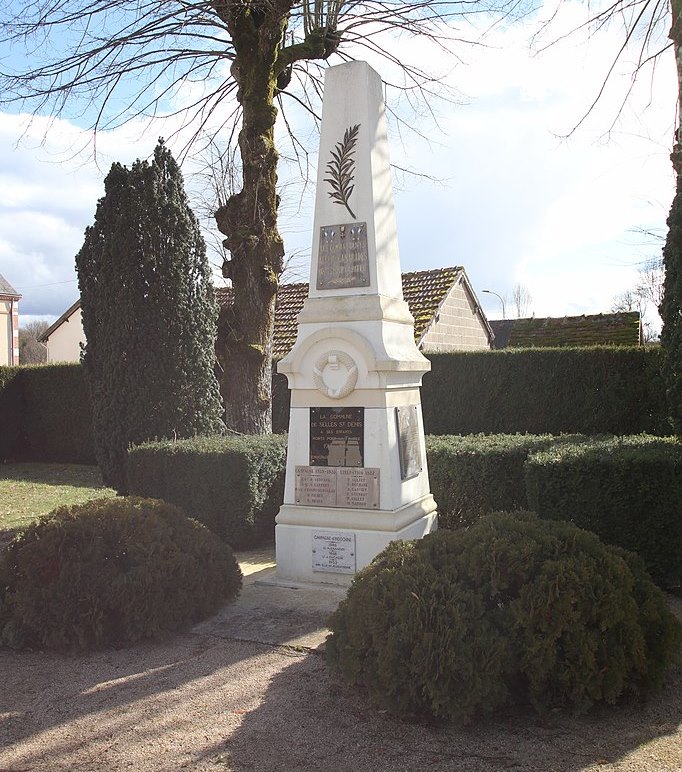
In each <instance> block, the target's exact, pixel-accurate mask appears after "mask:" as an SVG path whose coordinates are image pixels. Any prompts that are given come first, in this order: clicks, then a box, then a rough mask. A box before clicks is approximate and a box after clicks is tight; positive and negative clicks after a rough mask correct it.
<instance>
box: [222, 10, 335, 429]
mask: <svg viewBox="0 0 682 772" xmlns="http://www.w3.org/2000/svg"><path fill="white" fill-rule="evenodd" d="M294 2H295V0H250V2H249V0H215V1H214V8H215V10H216V12H217V13H218V15H219V16H220V18H221V19H222V20H223V21H224V22H225V23H226V24H227V27H228V30H229V32H230V35H231V38H232V44H233V46H234V50H235V59H234V62H233V65H232V76H233V77H234V79H235V81H236V82H237V86H238V92H237V99H238V101H239V102H240V104H241V106H242V110H243V115H242V129H241V131H240V133H239V149H240V152H241V160H242V190H241V192H240V193H237V194H236V195H234V196H231V197H230V199H229V200H228V201H227V203H226V204H225V206H222V207H220V209H218V211H217V212H216V221H217V223H218V227H219V228H220V231H221V232H222V233H224V234H225V237H226V238H225V241H224V244H225V246H226V247H227V249H228V250H229V251H230V254H231V259H230V260H226V261H225V263H224V264H223V275H224V276H225V277H226V278H229V279H231V281H232V293H233V298H234V299H233V303H232V306H231V307H229V308H223V309H222V310H221V315H220V320H219V323H218V340H217V344H216V354H217V356H218V361H219V362H220V364H221V366H222V368H223V375H222V378H221V392H222V396H223V400H224V402H225V409H226V415H225V420H226V423H227V426H228V428H230V429H232V430H234V431H237V432H241V433H244V434H265V433H268V432H270V431H272V373H271V367H272V364H271V363H272V334H273V330H274V323H275V296H276V292H277V285H278V281H279V276H280V274H281V273H282V269H283V267H284V262H283V259H284V244H283V241H282V237H281V236H280V233H279V230H278V229H277V207H278V204H279V200H278V196H277V160H278V158H279V154H278V153H277V150H276V148H275V141H274V127H275V120H276V118H277V108H276V107H275V104H274V100H275V95H276V93H277V87H278V79H280V81H281V82H280V84H279V85H280V87H281V88H285V87H286V85H285V84H286V82H288V80H287V74H288V75H289V76H290V72H291V67H292V65H293V64H294V62H297V61H301V60H308V59H327V58H328V57H329V56H330V55H331V54H332V53H333V52H334V51H335V50H336V49H337V47H338V45H339V42H340V39H339V36H338V34H337V32H336V26H335V21H334V20H335V18H336V17H335V15H332V16H330V15H329V14H327V17H326V21H325V26H323V27H316V28H314V29H311V30H309V31H308V33H307V35H306V37H305V39H304V40H303V41H302V42H299V43H295V44H294V43H292V44H291V45H289V46H286V45H285V33H286V30H287V24H288V21H289V13H290V11H291V6H292V4H293V3H294ZM335 13H338V6H337V10H336V12H335ZM283 76H284V77H283Z"/></svg>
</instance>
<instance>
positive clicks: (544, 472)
mask: <svg viewBox="0 0 682 772" xmlns="http://www.w3.org/2000/svg"><path fill="white" fill-rule="evenodd" d="M526 486H527V497H528V506H529V507H530V508H531V509H533V510H534V511H536V512H537V513H538V514H539V515H540V517H545V518H556V519H559V520H572V521H573V522H574V523H576V525H578V526H580V527H581V528H586V529H588V530H590V531H594V532H595V533H596V534H598V535H599V537H600V538H601V539H603V540H604V541H606V542H608V543H609V544H616V545H619V546H621V547H624V548H625V549H628V550H631V551H633V552H636V553H637V554H638V555H639V556H640V557H641V558H642V559H643V560H644V563H645V565H646V567H647V570H648V571H649V573H650V574H651V576H652V577H653V578H654V580H655V581H656V582H657V583H658V584H660V585H661V586H663V587H670V588H671V587H679V586H680V584H682V549H681V545H682V444H681V443H680V442H676V441H675V440H674V439H673V438H663V437H650V436H646V435H642V436H638V437H613V438H610V439H590V440H583V441H581V442H578V443H576V442H571V441H566V442H564V443H562V444H555V445H552V446H551V447H549V448H547V449H546V450H543V451H539V452H537V453H535V454H533V455H532V456H530V457H529V459H528V462H527V465H526Z"/></svg>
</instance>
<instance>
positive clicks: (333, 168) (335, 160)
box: [324, 123, 360, 220]
mask: <svg viewBox="0 0 682 772" xmlns="http://www.w3.org/2000/svg"><path fill="white" fill-rule="evenodd" d="M359 130H360V124H359V123H356V124H355V126H350V127H349V128H347V129H346V131H345V132H344V134H343V141H342V142H337V143H336V146H335V147H334V149H333V150H332V153H331V154H332V160H331V161H329V163H328V164H327V170H326V171H327V174H328V175H329V177H325V178H324V181H325V182H328V183H329V184H330V185H331V188H332V192H331V193H328V194H327V195H328V196H329V198H331V199H332V201H333V202H334V203H335V204H339V205H341V206H345V207H346V209H347V210H348V212H349V213H350V216H351V217H352V218H353V219H354V220H355V219H357V218H356V217H355V212H354V211H353V210H352V209H351V208H350V205H349V203H348V201H349V200H350V195H351V193H352V192H353V189H354V188H355V185H353V184H352V183H353V179H354V172H355V159H354V158H353V154H354V153H355V145H356V144H357V141H358V132H359Z"/></svg>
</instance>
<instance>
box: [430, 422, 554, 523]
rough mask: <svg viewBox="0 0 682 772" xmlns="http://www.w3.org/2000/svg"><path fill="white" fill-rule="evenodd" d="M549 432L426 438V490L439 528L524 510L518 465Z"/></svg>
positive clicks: (523, 483)
mask: <svg viewBox="0 0 682 772" xmlns="http://www.w3.org/2000/svg"><path fill="white" fill-rule="evenodd" d="M555 441H556V438H555V437H551V436H549V435H532V434H501V435H499V434H498V435H482V434H477V435H467V436H457V435H455V436H427V437H426V452H427V457H428V465H429V481H430V483H431V493H433V496H434V498H435V499H436V502H437V503H438V523H439V526H440V527H441V528H461V527H462V526H466V525H470V524H471V523H473V522H475V521H476V520H477V519H478V518H479V517H480V516H481V515H484V514H489V513H490V512H494V511H496V510H500V509H505V510H514V509H527V508H528V504H527V501H526V480H525V472H524V465H525V463H526V459H527V458H528V454H529V453H532V452H534V451H536V450H540V449H544V448H546V447H548V446H549V445H550V444H551V443H552V442H555Z"/></svg>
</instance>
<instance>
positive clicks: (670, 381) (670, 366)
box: [659, 174, 682, 437]
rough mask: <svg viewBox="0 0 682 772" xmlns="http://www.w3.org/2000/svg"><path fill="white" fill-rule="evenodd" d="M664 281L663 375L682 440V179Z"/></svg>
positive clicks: (671, 220) (672, 217)
mask: <svg viewBox="0 0 682 772" xmlns="http://www.w3.org/2000/svg"><path fill="white" fill-rule="evenodd" d="M663 264H664V267H665V282H664V284H663V300H662V301H661V306H660V308H659V311H660V314H661V319H663V329H662V331H661V345H662V347H663V350H664V357H663V374H664V377H665V383H666V393H667V396H668V409H669V411H670V417H671V419H672V422H673V427H674V429H675V432H676V434H677V435H678V436H680V437H682V176H681V175H680V174H678V176H677V193H676V194H675V198H674V199H673V203H672V206H671V208H670V214H669V215H668V236H667V238H666V242H665V247H663Z"/></svg>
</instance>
